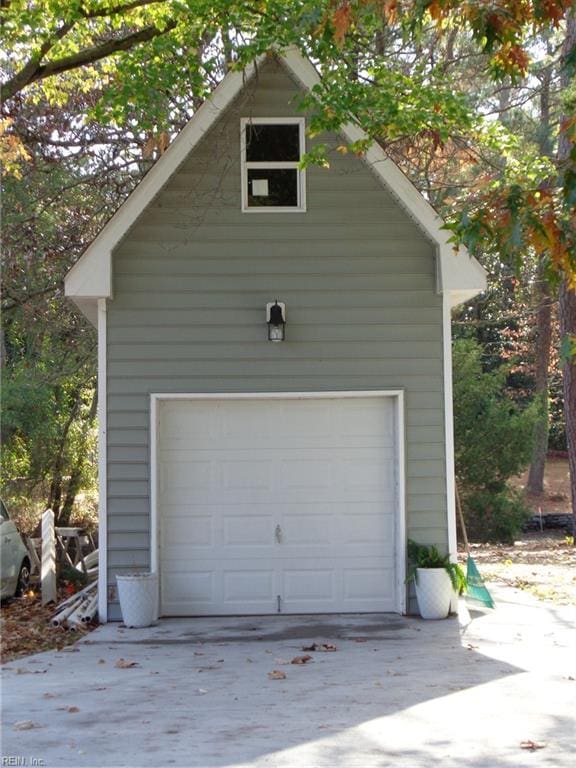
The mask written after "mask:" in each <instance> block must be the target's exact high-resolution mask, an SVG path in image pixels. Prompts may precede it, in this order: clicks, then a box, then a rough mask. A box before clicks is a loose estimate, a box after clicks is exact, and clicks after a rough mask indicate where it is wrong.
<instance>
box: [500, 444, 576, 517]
mask: <svg viewBox="0 0 576 768" xmlns="http://www.w3.org/2000/svg"><path fill="white" fill-rule="evenodd" d="M527 480H528V470H526V472H524V473H523V474H521V475H519V476H518V477H516V478H514V479H513V480H512V485H514V486H515V487H516V488H518V489H519V490H524V489H525V487H526V481H527ZM570 495H571V493H570V470H569V468H568V459H561V458H548V459H547V460H546V470H545V473H544V493H542V494H539V495H533V494H527V495H526V501H527V503H528V506H529V507H530V509H532V510H533V512H534V514H535V515H537V514H539V510H542V514H543V515H551V514H555V515H556V514H569V513H570V512H571V511H572V509H571V501H570Z"/></svg>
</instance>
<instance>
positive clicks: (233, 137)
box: [107, 62, 447, 619]
mask: <svg viewBox="0 0 576 768" xmlns="http://www.w3.org/2000/svg"><path fill="white" fill-rule="evenodd" d="M299 97H300V92H299V90H298V87H297V86H296V85H295V84H294V82H293V81H292V80H291V79H290V77H289V76H288V75H287V74H286V73H285V72H284V70H283V69H282V67H281V65H279V64H277V63H276V62H270V63H269V64H267V65H266V66H265V67H263V68H262V69H261V70H260V72H259V74H258V77H257V79H256V81H254V82H253V83H251V84H250V85H249V86H248V87H247V88H246V89H245V90H244V91H243V93H242V94H241V96H240V97H239V98H238V99H237V100H236V102H235V103H234V105H233V106H232V107H231V108H230V109H229V110H228V111H227V112H226V113H225V114H224V115H223V117H222V118H221V119H220V120H219V121H218V123H217V124H216V126H215V127H214V128H213V129H212V131H211V132H210V133H209V134H208V136H207V137H205V138H204V139H203V141H202V142H201V144H200V145H198V147H197V148H196V150H195V151H194V152H193V153H192V154H191V155H190V156H189V157H188V158H187V159H186V161H185V162H184V163H183V165H182V166H181V167H180V169H179V170H178V171H177V172H176V174H174V176H173V177H172V179H171V180H170V181H169V182H168V184H167V185H166V186H165V187H164V189H163V191H162V192H161V193H160V194H159V195H158V196H157V198H156V199H155V200H154V202H153V203H152V204H151V205H150V206H149V207H148V209H147V210H146V211H145V212H144V214H143V215H142V216H141V217H140V219H139V220H138V222H137V223H136V224H135V226H134V227H133V228H132V230H131V231H130V232H129V234H128V235H127V236H126V237H125V239H124V240H123V242H122V243H121V244H120V245H119V246H118V248H117V249H116V251H115V254H114V259H113V265H114V266H113V269H114V272H113V280H114V282H113V287H114V298H113V300H112V301H110V302H109V305H108V338H107V343H108V347H107V366H108V371H107V375H108V382H107V384H108V546H109V556H108V567H109V585H110V587H112V590H109V592H110V597H111V601H112V602H111V607H110V618H112V619H114V618H119V616H120V614H119V609H118V605H117V604H116V601H115V596H114V594H113V592H114V586H115V579H114V576H115V574H117V573H122V572H125V571H127V570H130V569H134V568H135V567H141V568H146V567H148V565H149V560H150V552H149V540H150V470H149V457H150V434H149V407H150V397H149V396H150V393H152V392H265V391H317V390H371V389H372V390H382V389H397V388H403V389H405V392H406V441H407V444H406V478H407V489H406V491H407V494H406V500H407V527H408V533H409V535H410V536H412V537H414V538H416V539H418V540H420V541H427V542H433V543H436V544H438V545H440V546H441V547H442V548H444V549H445V547H446V542H447V528H446V488H445V459H444V450H445V449H444V426H443V418H444V417H443V414H444V402H443V384H442V361H443V352H442V298H441V296H439V295H437V293H436V281H435V259H434V249H433V247H432V245H431V244H430V242H429V241H428V240H427V239H426V237H425V236H424V235H423V233H422V232H421V230H420V229H419V228H418V226H417V225H416V224H415V223H414V222H413V220H412V219H411V218H410V217H409V215H408V214H407V213H406V212H405V211H404V210H403V209H402V208H401V207H400V206H399V205H398V204H397V203H396V202H395V200H394V198H393V197H392V196H391V195H390V194H389V193H388V192H387V191H386V190H385V189H384V188H383V187H382V185H381V184H380V183H379V182H378V181H377V179H376V178H375V176H374V175H373V174H372V172H371V171H370V170H369V168H368V167H367V166H366V165H365V163H364V162H363V161H361V160H359V159H358V158H355V157H351V156H349V155H341V154H339V153H338V152H336V151H334V152H332V153H331V155H330V160H331V167H330V169H328V170H327V169H320V168H309V169H308V171H307V205H308V210H307V212H306V213H285V214H278V213H276V214H274V213H265V214H256V213H250V214H243V213H241V211H240V136H239V125H240V118H241V117H249V116H251V115H252V116H259V117H281V116H293V115H298V114H301V113H299V112H298V111H297V109H296V108H295V102H297V100H298V99H299ZM319 140H320V141H323V142H327V143H329V144H330V146H332V147H334V148H335V147H336V146H338V145H339V144H340V143H341V141H340V139H339V138H338V137H336V136H332V137H328V138H327V137H321V138H320V139H319ZM274 299H278V300H280V301H284V302H286V305H287V315H288V324H287V330H286V336H287V340H286V341H285V342H284V343H283V344H270V343H267V342H266V341H265V338H266V330H267V329H266V325H265V322H264V308H265V304H266V302H268V301H271V300H274Z"/></svg>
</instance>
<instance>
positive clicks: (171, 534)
mask: <svg viewBox="0 0 576 768" xmlns="http://www.w3.org/2000/svg"><path fill="white" fill-rule="evenodd" d="M214 543H215V542H214V519H213V517H212V516H211V515H193V516H192V515H190V514H181V513H179V514H173V515H171V516H170V524H169V525H166V526H164V528H163V533H162V545H163V547H164V548H170V549H172V548H178V547H188V546H192V547H207V546H212V545H213V544H214ZM174 551H175V550H174ZM171 554H172V553H171Z"/></svg>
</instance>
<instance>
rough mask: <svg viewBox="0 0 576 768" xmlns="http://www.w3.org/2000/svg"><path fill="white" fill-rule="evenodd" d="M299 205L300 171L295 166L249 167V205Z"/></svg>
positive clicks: (295, 206)
mask: <svg viewBox="0 0 576 768" xmlns="http://www.w3.org/2000/svg"><path fill="white" fill-rule="evenodd" d="M263 206H276V207H278V206H283V207H290V208H297V207H298V171H297V170H296V169H295V168H282V169H278V168H276V169H271V168H249V169H248V207H249V208H261V207H263Z"/></svg>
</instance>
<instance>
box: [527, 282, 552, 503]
mask: <svg viewBox="0 0 576 768" xmlns="http://www.w3.org/2000/svg"><path fill="white" fill-rule="evenodd" d="M539 293H540V301H539V304H538V314H537V326H536V339H535V346H536V355H535V357H536V359H535V368H536V371H535V383H534V392H535V394H536V396H537V397H539V398H541V399H542V412H541V414H540V416H539V417H538V421H537V422H536V429H535V431H534V450H533V452H532V463H531V464H530V471H529V473H528V482H527V484H526V490H527V491H528V492H529V493H534V494H539V493H542V492H543V491H544V468H545V465H546V453H547V452H548V369H549V366H550V346H551V343H552V297H551V295H550V287H549V285H548V284H547V283H546V282H545V281H544V280H541V281H540V284H539Z"/></svg>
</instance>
